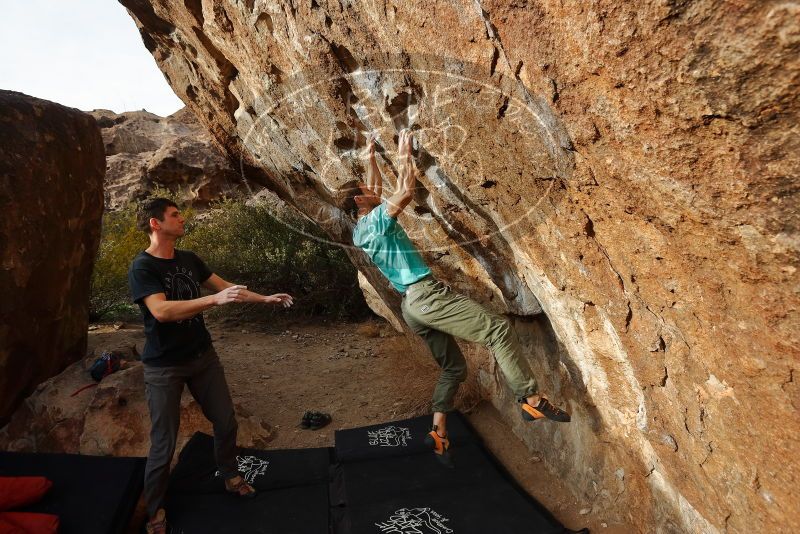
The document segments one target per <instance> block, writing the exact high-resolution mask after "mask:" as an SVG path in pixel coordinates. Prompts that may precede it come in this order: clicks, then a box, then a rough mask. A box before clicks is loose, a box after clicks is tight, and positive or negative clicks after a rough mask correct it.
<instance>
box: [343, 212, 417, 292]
mask: <svg viewBox="0 0 800 534" xmlns="http://www.w3.org/2000/svg"><path fill="white" fill-rule="evenodd" d="M353 244H354V245H356V246H357V247H359V248H361V249H362V250H363V251H364V252H366V253H367V256H369V258H370V259H371V260H372V263H374V264H375V265H376V266H377V267H378V269H380V271H381V272H382V273H383V275H384V276H385V277H386V278H388V279H389V281H390V282H391V283H392V285H393V286H394V287H395V288H396V289H397V290H398V291H399V292H401V293H405V291H406V289H408V286H409V285H410V284H413V283H414V282H416V281H418V280H420V279H422V278H424V277H425V276H428V275H429V274H430V273H431V271H430V269H429V268H428V266H427V265H426V264H425V261H424V260H423V259H422V256H420V254H419V252H418V251H417V249H416V247H415V246H414V244H413V243H412V242H411V240H410V239H409V238H408V235H406V232H405V230H403V227H402V226H401V225H400V223H398V222H397V219H394V218H392V217H390V216H389V214H388V213H386V204H385V203H382V204H381V205H380V206H377V207H376V208H375V209H373V210H372V211H371V212H369V213H368V214H367V215H365V216H364V217H362V218H361V219H360V220H359V221H358V224H356V228H355V230H354V231H353Z"/></svg>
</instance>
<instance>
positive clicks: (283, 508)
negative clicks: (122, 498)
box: [166, 433, 331, 534]
mask: <svg viewBox="0 0 800 534" xmlns="http://www.w3.org/2000/svg"><path fill="white" fill-rule="evenodd" d="M330 454H331V449H327V448H320V449H289V450H258V449H246V448H243V449H240V451H239V454H238V455H237V462H238V466H239V471H240V473H241V474H242V476H244V477H245V478H246V479H247V480H248V482H250V483H251V484H252V485H253V486H254V487H255V488H256V489H257V490H258V495H257V496H256V497H255V498H252V499H243V498H240V497H237V496H235V495H232V494H230V493H228V492H226V491H225V487H224V481H223V480H222V478H221V477H220V476H219V475H218V474H217V468H216V462H215V460H214V449H213V438H212V437H211V436H208V435H206V434H201V433H197V434H195V435H194V436H192V438H191V439H190V440H189V442H188V443H187V444H186V446H185V447H184V448H183V450H182V451H181V453H180V456H179V458H178V464H177V465H176V466H175V469H174V470H173V471H172V475H171V477H170V486H169V489H168V493H167V503H166V509H167V519H168V522H169V523H170V524H171V525H172V528H173V531H174V532H182V533H185V534H205V533H208V534H212V533H213V534H217V533H220V534H226V533H231V534H262V533H263V534H266V533H269V534H273V533H281V534H283V533H285V534H325V533H327V532H328V528H329V527H328V525H329V519H328V516H329V504H328V503H329V500H328V480H329V470H330Z"/></svg>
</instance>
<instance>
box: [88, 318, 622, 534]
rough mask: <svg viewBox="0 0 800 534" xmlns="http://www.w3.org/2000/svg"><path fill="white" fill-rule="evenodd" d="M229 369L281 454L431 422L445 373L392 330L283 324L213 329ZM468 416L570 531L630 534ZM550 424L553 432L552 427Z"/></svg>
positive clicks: (479, 408) (501, 428)
mask: <svg viewBox="0 0 800 534" xmlns="http://www.w3.org/2000/svg"><path fill="white" fill-rule="evenodd" d="M208 327H209V331H210V332H211V335H212V339H213V340H214V344H215V347H216V349H217V352H218V353H219V355H220V358H221V359H222V361H223V364H224V365H225V371H226V376H227V378H228V383H229V386H230V389H231V394H232V396H233V400H234V402H238V403H241V404H242V405H243V406H244V407H245V408H247V409H248V410H249V411H250V412H252V413H253V414H255V415H258V416H259V417H261V418H262V419H263V420H264V421H266V422H268V423H269V424H270V425H272V426H273V427H274V429H275V430H276V437H275V439H274V440H273V441H272V442H271V443H270V447H271V448H275V449H283V448H303V447H330V446H333V438H334V431H335V430H337V429H342V428H350V427H354V426H362V425H367V424H374V423H376V422H381V421H390V420H394V419H403V418H406V417H413V416H417V415H422V414H426V413H428V411H429V408H430V401H429V398H430V393H431V391H432V389H433V384H434V382H435V379H436V376H437V374H438V371H437V367H436V366H435V365H434V363H433V362H432V361H429V360H428V358H429V356H427V355H420V354H414V353H413V352H412V348H411V347H410V345H409V343H408V342H407V341H406V339H405V338H404V337H403V336H401V335H399V334H397V333H396V332H395V331H394V330H393V329H392V328H391V327H390V326H389V325H387V324H385V323H383V322H378V321H370V322H365V323H360V324H350V323H312V322H308V321H304V322H283V323H280V324H270V325H265V324H252V323H251V324H241V323H239V322H238V321H234V320H225V319H222V320H214V321H209V322H208ZM89 334H90V335H89V350H95V351H97V352H98V353H99V351H100V350H102V349H104V348H113V347H119V346H124V345H135V346H136V348H137V350H138V351H139V352H141V350H142V347H143V345H144V333H143V330H142V328H141V326H139V325H138V324H124V325H122V327H121V328H120V325H119V324H118V325H116V327H114V326H111V325H93V326H92V327H91V328H90V332H89ZM460 409H461V410H462V411H464V412H465V413H466V414H467V418H468V419H469V421H470V422H471V424H472V425H473V427H474V428H475V429H476V431H477V432H478V433H479V434H480V435H481V437H482V438H483V439H484V442H485V444H486V446H487V447H488V449H489V450H490V451H491V452H492V453H493V454H494V455H495V456H496V457H497V458H498V459H499V460H500V462H501V463H502V464H503V465H504V466H505V468H506V469H507V470H508V472H509V473H510V474H511V476H512V477H514V478H515V479H516V480H517V482H518V483H519V485H520V486H521V487H522V489H523V490H524V491H526V492H528V493H529V494H530V495H532V496H533V497H534V498H535V499H537V500H538V501H539V502H541V503H542V504H543V505H544V506H545V507H547V508H548V509H549V510H550V511H551V512H552V513H553V515H554V516H555V517H556V518H558V519H559V520H560V521H561V522H562V523H564V525H565V526H567V527H568V528H572V529H579V528H583V527H589V528H590V529H591V530H592V532H601V533H608V534H623V533H628V532H631V530H630V529H629V528H627V527H626V526H625V525H617V524H610V523H609V522H608V520H607V519H606V518H603V517H602V515H601V514H598V513H593V512H592V511H591V508H592V506H591V503H590V502H583V501H581V500H579V499H576V498H575V497H574V496H573V495H572V494H571V493H570V492H569V491H568V490H567V488H566V486H565V485H564V484H563V483H562V482H561V481H560V480H559V479H558V478H556V477H554V476H553V475H552V474H550V473H549V472H548V470H547V466H546V465H545V464H544V463H543V462H542V461H541V460H540V459H539V458H538V457H537V456H536V455H532V453H531V452H530V451H529V450H528V448H527V447H526V446H525V445H524V444H523V443H522V442H521V441H520V440H519V439H518V438H516V436H514V434H513V433H512V432H511V430H510V428H509V427H508V426H507V425H506V424H505V423H504V422H503V419H502V417H501V415H500V414H499V413H498V412H497V410H495V409H494V407H493V406H492V405H491V404H490V403H488V402H485V401H480V399H477V398H475V396H474V395H472V396H470V395H467V396H463V397H461V398H460ZM306 410H319V411H325V412H328V413H330V414H331V415H332V417H333V421H332V423H331V424H330V425H328V426H327V427H325V428H323V429H320V430H317V431H311V430H302V429H300V427H299V422H300V418H301V417H302V414H303V412H304V411H306ZM545 424H546V423H545Z"/></svg>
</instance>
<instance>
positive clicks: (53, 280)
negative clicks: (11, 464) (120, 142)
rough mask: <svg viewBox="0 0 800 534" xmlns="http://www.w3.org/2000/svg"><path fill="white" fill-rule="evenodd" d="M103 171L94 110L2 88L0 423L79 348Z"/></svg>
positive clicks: (77, 354) (97, 232) (74, 357)
mask: <svg viewBox="0 0 800 534" xmlns="http://www.w3.org/2000/svg"><path fill="white" fill-rule="evenodd" d="M104 171H105V158H104V154H103V143H102V140H101V138H100V132H99V130H98V128H97V125H96V124H95V121H94V119H93V118H92V117H90V116H89V115H87V114H85V113H81V112H79V111H78V110H75V109H70V108H66V107H64V106H60V105H58V104H54V103H52V102H48V101H46V100H39V99H37V98H32V97H29V96H26V95H23V94H20V93H15V92H11V91H0V206H1V207H2V214H3V218H2V222H0V257H1V258H2V264H1V265H0V424H3V423H4V422H5V421H7V419H8V417H9V416H10V415H11V413H12V412H13V410H14V408H15V407H16V406H17V405H18V404H19V402H21V401H22V399H24V398H25V397H26V396H27V395H29V394H30V393H31V391H32V390H33V388H34V387H35V386H36V384H39V383H40V382H42V381H43V380H45V379H47V378H49V377H51V376H53V375H55V374H57V373H59V372H60V371H61V370H62V369H64V368H65V367H66V366H67V365H69V364H70V363H72V362H74V361H76V360H78V359H80V358H82V357H83V356H84V354H85V350H86V328H87V326H88V308H89V278H90V276H91V270H92V265H93V263H94V257H95V253H96V252H97V247H98V244H99V242H100V218H101V215H102V212H103V174H104Z"/></svg>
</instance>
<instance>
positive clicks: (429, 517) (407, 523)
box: [375, 508, 453, 534]
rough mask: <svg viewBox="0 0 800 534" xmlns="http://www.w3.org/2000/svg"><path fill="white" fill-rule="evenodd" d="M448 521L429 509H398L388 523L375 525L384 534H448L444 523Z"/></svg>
mask: <svg viewBox="0 0 800 534" xmlns="http://www.w3.org/2000/svg"><path fill="white" fill-rule="evenodd" d="M448 521H450V520H449V519H447V518H446V517H444V516H442V515H441V514H439V513H437V512H434V511H433V510H432V509H430V508H400V509H399V510H397V511H396V512H395V513H393V514H392V515H391V517H389V520H388V521H384V522H383V523H375V525H376V526H377V527H378V529H379V531H380V532H382V533H384V534H449V533H451V532H453V529H452V528H448V527H447V526H446V525H445V523H447V522H448Z"/></svg>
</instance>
